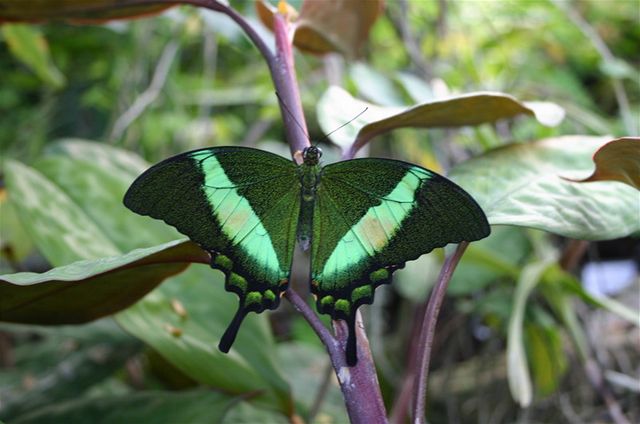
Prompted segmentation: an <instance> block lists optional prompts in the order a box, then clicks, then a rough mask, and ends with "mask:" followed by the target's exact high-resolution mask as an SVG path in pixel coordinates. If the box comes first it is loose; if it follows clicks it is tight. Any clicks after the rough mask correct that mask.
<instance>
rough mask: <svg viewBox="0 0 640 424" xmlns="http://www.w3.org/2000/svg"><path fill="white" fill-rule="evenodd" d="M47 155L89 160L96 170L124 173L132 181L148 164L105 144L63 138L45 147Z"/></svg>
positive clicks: (132, 154)
mask: <svg viewBox="0 0 640 424" xmlns="http://www.w3.org/2000/svg"><path fill="white" fill-rule="evenodd" d="M47 153H48V154H52V155H60V156H65V157H68V158H70V159H79V160H91V163H93V164H94V165H95V166H96V167H97V168H100V169H103V170H105V171H107V172H113V173H120V174H122V173H125V174H126V175H127V176H129V177H130V178H131V181H133V179H134V178H136V177H137V176H138V175H140V174H141V173H142V172H144V171H145V170H146V169H147V168H148V167H149V164H148V163H147V162H146V161H144V160H143V159H142V158H141V157H140V156H138V155H136V154H134V153H131V152H129V151H127V150H123V149H119V148H116V147H112V146H110V145H108V144H105V143H98V142H95V141H91V140H83V139H78V138H65V139H60V140H58V141H56V142H55V143H53V144H51V145H49V146H47Z"/></svg>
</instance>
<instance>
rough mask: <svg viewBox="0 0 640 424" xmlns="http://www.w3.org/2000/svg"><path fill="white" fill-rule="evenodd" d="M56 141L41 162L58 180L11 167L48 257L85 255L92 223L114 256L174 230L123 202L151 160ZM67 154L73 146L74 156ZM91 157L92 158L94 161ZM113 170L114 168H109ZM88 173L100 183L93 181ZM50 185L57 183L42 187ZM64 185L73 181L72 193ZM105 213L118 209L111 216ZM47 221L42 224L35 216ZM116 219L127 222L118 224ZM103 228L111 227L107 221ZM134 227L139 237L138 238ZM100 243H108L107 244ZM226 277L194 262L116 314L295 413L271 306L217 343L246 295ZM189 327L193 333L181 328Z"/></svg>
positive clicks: (224, 380) (139, 332)
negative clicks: (228, 346)
mask: <svg viewBox="0 0 640 424" xmlns="http://www.w3.org/2000/svg"><path fill="white" fill-rule="evenodd" d="M50 151H51V152H52V153H53V155H52V156H51V157H50V158H48V159H46V160H43V161H41V162H40V163H39V166H41V167H42V169H43V170H44V171H45V172H46V173H47V174H48V175H49V176H50V177H51V178H53V179H54V182H51V181H49V180H47V179H46V178H45V177H44V176H43V175H42V174H40V173H37V172H35V171H34V170H32V169H29V168H27V167H25V166H24V165H15V166H14V167H13V168H12V169H9V168H8V171H9V172H8V177H9V178H8V179H11V177H12V175H11V174H15V175H13V180H16V181H14V184H13V185H12V186H11V187H9V189H10V190H9V195H10V196H14V197H15V198H17V199H20V200H21V201H22V200H23V199H26V200H25V201H26V203H27V205H26V206H23V207H24V208H25V210H27V211H29V210H30V209H29V207H28V206H29V205H31V206H32V207H33V209H34V212H33V213H27V214H25V213H22V214H21V218H22V220H23V222H24V223H25V226H26V227H30V228H33V230H34V231H33V234H34V235H35V239H36V240H37V241H38V242H37V243H36V245H37V246H38V248H39V249H40V250H41V251H42V252H43V253H44V254H45V255H46V256H47V257H50V258H52V259H51V260H52V263H54V264H63V263H66V262H65V261H68V262H71V261H73V260H78V259H82V258H83V257H86V255H85V256H83V252H82V251H76V250H75V249H74V248H73V246H74V240H75V239H76V238H77V236H76V232H81V233H83V232H85V231H86V230H87V229H90V230H91V231H90V233H91V234H92V235H91V237H88V238H89V239H91V238H94V239H99V240H101V241H104V245H102V244H97V246H96V248H95V252H93V253H92V255H94V256H95V255H97V257H101V256H110V254H109V253H107V249H108V250H109V251H115V252H116V254H117V252H119V251H120V249H121V248H124V247H126V245H128V243H138V241H137V240H136V238H137V234H140V235H142V234H147V235H149V236H151V237H150V238H147V239H146V240H147V242H151V241H152V239H153V235H154V234H155V237H156V238H157V239H159V240H163V239H164V238H165V237H166V236H167V233H166V231H167V230H169V231H171V232H172V231H173V230H172V229H171V228H169V227H167V226H164V225H162V224H161V223H158V222H156V221H154V220H152V219H149V218H142V219H140V220H138V219H137V217H136V219H134V220H131V219H129V215H133V214H131V212H130V211H128V210H127V209H126V208H125V207H124V206H123V205H122V196H123V195H124V191H125V189H126V186H127V185H128V183H129V182H130V181H132V180H133V178H134V177H135V176H136V175H137V174H138V168H142V169H144V168H146V165H145V164H144V163H143V161H141V160H140V158H139V157H137V156H135V155H134V154H132V153H128V152H125V151H123V150H118V149H114V148H112V147H109V146H105V145H101V144H98V143H85V142H81V141H66V142H63V143H62V144H58V145H55V146H54V147H53V148H52V149H51V150H50ZM63 155H71V158H69V157H63ZM89 159H90V160H91V164H92V165H93V167H92V166H89V164H88V162H87V161H88V160H89ZM25 169H26V171H25ZM16 170H17V173H16ZM78 170H81V171H82V172H78ZM27 171H28V172H27ZM110 174H112V175H111V178H109V177H108V176H109V175H110ZM33 175H37V176H38V178H35V177H33ZM24 176H26V177H27V178H23V177H24ZM120 177H122V178H121V179H120ZM102 178H105V184H103V185H102V187H100V188H99V189H96V186H95V182H99V181H101V179H102ZM83 179H87V180H89V181H93V183H91V184H85V183H83V182H82V180H83ZM125 179H126V180H127V181H126V182H125ZM17 180H19V181H17ZM54 183H55V184H54ZM42 186H46V187H47V188H48V189H49V190H42ZM13 187H18V188H19V189H20V191H18V193H19V194H20V195H19V196H18V195H17V194H14V192H13V191H12V190H11V189H12V188H13ZM61 188H63V189H64V190H68V191H69V195H67V194H66V193H65V192H63V191H62V190H61ZM22 193H26V194H27V195H26V196H25V195H23V194H22ZM52 193H53V196H52V195H51V194H52ZM51 199H54V200H53V201H52V200H51ZM60 199H64V202H63V204H64V207H60V208H58V206H57V205H58V200H60ZM72 199H74V200H77V203H75V202H74V201H73V200H72ZM23 203H24V202H23ZM41 205H47V206H48V208H49V209H54V211H52V212H51V213H52V214H53V213H54V212H55V213H56V214H57V218H56V219H58V220H60V221H62V222H64V223H69V225H64V226H63V225H52V223H53V224H55V223H56V221H55V219H54V217H49V216H47V217H46V219H44V218H43V219H40V215H41V214H43V213H45V214H46V213H48V212H47V211H46V210H45V211H38V209H39V208H42V206H41ZM36 212H37V213H36ZM68 213H74V214H79V215H81V216H82V217H83V218H82V222H83V223H86V224H87V225H85V226H84V227H78V226H76V225H72V224H73V223H74V222H77V221H78V220H77V219H75V218H73V219H71V218H70V217H69V216H68ZM105 214H112V215H113V216H112V217H105ZM73 216H74V217H75V215H73ZM134 217H135V216H134ZM93 219H95V221H93ZM103 219H104V221H103ZM39 221H42V222H43V225H33V224H34V222H36V223H37V222H39ZM110 222H111V223H115V224H117V223H120V224H118V225H115V226H112V224H110ZM158 225H160V226H161V228H159V227H158ZM101 228H110V230H108V231H107V230H104V231H103V230H101ZM47 231H51V232H52V233H53V234H54V235H59V234H65V237H58V238H56V240H58V242H59V243H58V244H53V243H49V242H48V238H46V237H43V236H42V234H41V233H42V232H45V234H46V232H47ZM114 232H117V234H115V233H114ZM125 235H126V237H125ZM127 237H129V238H131V240H130V241H129V242H127V239H126V238H127ZM145 237H146V236H145ZM112 239H113V240H114V241H116V240H119V241H117V242H114V241H112ZM158 244H159V242H158ZM101 246H102V247H104V246H106V247H107V248H106V249H102V251H101V250H100V249H99V248H100V247H101ZM200 252H202V251H200ZM111 282H113V280H111ZM136 284H146V283H145V282H144V278H143V279H139V280H137V281H136ZM223 286H224V281H223V278H222V274H221V273H220V272H217V271H213V270H211V269H210V268H209V267H207V266H199V267H191V269H189V270H188V271H186V272H184V273H182V274H181V275H179V276H176V277H174V278H172V279H170V281H168V282H167V283H165V284H163V285H162V286H160V287H158V289H157V290H156V291H154V292H153V293H152V294H150V295H149V296H147V297H146V298H144V299H143V300H141V301H140V302H138V303H137V304H135V305H134V306H133V307H130V308H129V309H127V310H126V311H125V312H123V313H120V314H119V315H117V317H116V318H117V320H118V322H119V323H120V324H121V325H122V326H123V327H124V328H125V329H126V330H127V331H128V332H130V333H132V334H134V335H136V336H137V337H139V338H140V339H142V340H144V341H145V342H147V343H148V344H150V345H151V346H152V347H154V348H155V349H156V350H157V351H158V352H159V353H160V354H161V355H162V356H163V357H165V358H166V359H168V360H170V361H171V362H172V363H173V364H174V365H176V366H177V367H178V368H180V369H181V370H182V371H183V372H185V373H186V374H187V375H189V376H190V377H191V378H193V379H194V380H196V381H199V382H202V383H206V384H208V385H210V386H214V387H220V388H225V389H226V388H227V387H226V385H227V384H231V386H230V387H231V388H232V389H233V390H232V392H233V393H234V394H246V393H247V392H254V391H259V392H260V395H259V396H258V397H257V398H256V400H255V402H258V403H260V404H261V405H264V406H269V407H270V408H272V409H275V410H277V411H279V412H280V413H283V414H285V415H288V414H290V413H291V411H292V406H291V396H290V392H289V387H288V384H287V383H286V381H284V379H283V378H282V377H281V375H280V372H279V371H278V369H277V367H276V365H275V358H276V355H275V346H274V342H273V339H272V336H271V333H270V331H269V327H268V325H267V322H268V317H267V316H266V314H263V315H255V314H251V315H250V316H249V317H247V320H246V321H245V323H244V324H243V328H242V331H241V332H240V334H239V336H238V339H237V340H236V343H235V344H234V349H233V350H232V351H231V353H230V354H229V355H224V354H222V353H221V352H219V351H218V350H217V347H216V345H217V343H218V339H219V337H220V335H221V334H222V329H223V328H224V327H225V326H226V325H227V324H228V321H229V319H230V318H231V316H232V315H233V313H234V312H235V309H236V307H237V298H236V297H235V296H233V295H230V294H229V293H226V292H225V291H224V287H223ZM105 301H107V300H106V299H105ZM175 301H179V302H181V304H182V305H184V308H185V310H186V315H182V314H180V313H178V312H177V311H176V309H174V307H172V305H174V304H177V303H175ZM185 323H186V324H185ZM181 335H184V337H178V336H181ZM194 358H196V359H195V360H194Z"/></svg>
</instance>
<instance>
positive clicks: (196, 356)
mask: <svg viewBox="0 0 640 424" xmlns="http://www.w3.org/2000/svg"><path fill="white" fill-rule="evenodd" d="M176 303H177V304H179V305H180V306H179V307H176ZM236 308H237V298H236V297H235V296H230V295H229V293H227V292H225V291H224V276H223V275H222V273H221V272H219V271H212V270H211V269H210V268H208V267H205V266H197V265H195V266H193V267H192V268H191V269H190V270H189V271H188V272H187V273H184V274H182V275H180V276H179V277H177V278H176V279H174V280H172V281H169V282H167V283H166V284H164V285H163V286H162V287H161V288H160V290H156V291H154V292H152V293H151V294H150V295H148V296H147V297H146V298H145V299H144V300H143V301H141V302H138V303H137V304H136V305H134V306H133V307H131V308H129V309H127V310H126V311H123V312H121V313H119V314H118V315H117V316H116V319H117V321H118V322H119V323H120V324H121V325H122V326H123V327H124V328H125V329H126V330H127V331H128V332H130V333H131V334H133V335H134V336H136V337H138V338H140V339H141V340H143V341H144V342H146V343H147V344H149V345H150V346H152V347H153V348H154V349H156V350H157V351H158V352H160V353H161V354H162V356H164V357H165V358H166V359H167V360H169V361H170V362H172V363H173V364H174V365H176V366H177V367H178V368H179V369H180V370H181V371H182V372H184V373H185V374H186V375H188V376H189V377H191V378H192V379H194V380H196V381H198V382H201V383H203V384H207V385H210V386H213V387H220V388H222V389H224V390H225V391H226V392H227V393H233V394H242V393H247V392H257V394H258V397H256V399H255V401H256V402H258V403H260V404H261V405H263V406H268V407H270V408H272V409H274V410H278V411H280V412H281V413H285V414H289V413H290V412H291V408H292V404H291V399H290V398H289V387H288V384H287V383H286V381H285V380H284V379H283V378H282V377H281V376H280V372H279V370H278V369H277V366H276V365H275V364H276V362H275V360H276V354H275V344H274V342H273V338H272V336H271V334H270V331H269V328H268V325H267V321H266V319H265V318H266V317H265V315H256V314H249V316H247V317H246V318H245V322H244V323H243V325H242V329H241V330H240V332H239V333H238V337H237V339H236V341H235V343H234V345H233V348H232V349H231V351H230V352H229V354H225V353H222V352H220V351H219V350H218V347H217V345H218V341H219V340H220V337H221V336H222V334H223V332H224V330H225V328H226V326H227V324H228V323H229V320H231V318H232V316H233V313H234V312H235V309H236Z"/></svg>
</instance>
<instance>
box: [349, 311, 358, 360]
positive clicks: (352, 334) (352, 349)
mask: <svg viewBox="0 0 640 424" xmlns="http://www.w3.org/2000/svg"><path fill="white" fill-rule="evenodd" d="M347 327H348V329H349V335H348V336H347V352H346V355H347V365H348V366H350V367H353V366H355V365H356V364H357V363H358V346H357V343H356V316H355V314H352V316H351V317H349V319H347Z"/></svg>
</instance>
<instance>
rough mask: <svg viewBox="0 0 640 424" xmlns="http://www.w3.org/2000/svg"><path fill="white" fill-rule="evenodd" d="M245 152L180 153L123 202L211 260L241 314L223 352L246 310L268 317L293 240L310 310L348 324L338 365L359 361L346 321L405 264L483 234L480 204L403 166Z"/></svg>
mask: <svg viewBox="0 0 640 424" xmlns="http://www.w3.org/2000/svg"><path fill="white" fill-rule="evenodd" d="M321 155H322V152H321V150H320V149H319V148H318V147H316V146H311V147H307V148H306V149H304V151H303V163H302V164H301V165H296V164H295V163H294V162H292V161H290V160H287V159H285V158H283V157H280V156H278V155H275V154H273V153H268V152H265V151H262V150H257V149H250V148H243V147H212V148H206V149H200V150H195V151H192V152H187V153H183V154H180V155H177V156H174V157H172V158H169V159H167V160H165V161H163V162H160V163H159V164H157V165H155V166H153V167H151V168H150V169H148V170H147V171H146V172H144V173H143V174H142V175H141V176H139V177H138V178H137V179H136V180H135V181H134V183H133V184H132V185H131V187H130V188H129V190H128V191H127V193H126V195H125V197H124V204H125V205H126V206H127V207H128V208H129V209H131V210H132V211H134V212H136V213H139V214H141V215H149V216H152V217H154V218H159V219H162V220H164V221H165V222H166V223H168V224H170V225H173V226H174V227H176V228H177V229H178V231H180V232H182V233H184V234H186V235H187V236H189V237H190V238H191V239H192V240H193V241H195V242H196V243H198V244H199V245H200V246H201V247H202V248H203V249H205V250H207V251H208V252H209V253H210V254H211V266H212V267H213V268H215V269H219V270H221V271H222V272H224V274H225V276H226V280H225V289H226V290H227V291H231V292H234V293H236V294H237V295H238V296H239V298H240V305H239V308H238V311H237V312H236V314H235V316H234V318H233V320H232V321H231V323H230V324H229V327H228V328H227V330H226V331H225V333H224V335H223V336H222V339H221V340H220V344H219V348H220V350H221V351H223V352H228V351H229V349H230V348H231V345H232V344H233V341H234V339H235V337H236V334H237V332H238V329H239V327H240V324H241V323H242V320H243V319H244V317H245V316H246V314H247V313H248V312H257V313H260V312H262V311H264V310H265V309H275V308H277V307H278V304H279V303H280V297H281V296H282V294H283V293H284V291H285V290H286V289H287V287H288V284H289V274H290V269H291V263H292V260H293V253H294V248H295V245H296V241H298V242H299V243H300V244H301V246H302V247H303V248H304V249H309V248H310V249H311V278H310V280H311V291H312V293H313V294H314V295H315V296H316V306H317V309H318V311H319V312H321V313H323V314H329V315H330V316H331V318H333V319H340V320H345V321H346V322H347V324H348V328H349V336H348V339H347V349H346V355H347V364H348V365H350V366H352V365H355V364H356V362H357V349H356V335H355V314H356V310H357V309H358V307H359V306H360V305H363V304H370V303H372V302H373V295H374V290H375V288H376V287H377V286H379V285H380V284H386V283H390V282H391V274H392V273H393V272H394V271H395V270H397V269H399V268H402V267H403V266H404V264H405V262H406V261H409V260H413V259H416V258H418V257H419V256H420V255H422V254H424V253H428V252H430V251H431V250H433V249H434V248H436V247H442V246H444V245H446V244H448V243H459V242H461V241H474V240H479V239H481V238H484V237H486V236H488V235H489V232H490V229H489V224H488V223H487V219H486V217H485V215H484V213H483V212H482V210H481V209H480V207H479V206H478V204H477V203H476V202H475V201H474V200H473V199H472V198H471V196H469V194H467V193H466V192H465V191H464V190H463V189H462V188H460V187H458V186H457V185H456V184H454V183H453V182H451V181H449V180H448V179H446V178H444V177H442V176H440V175H438V174H436V173H434V172H432V171H429V170H427V169H425V168H421V167H419V166H416V165H412V164H409V163H406V162H401V161H397V160H390V159H374V158H367V159H354V160H348V161H344V162H338V163H333V164H330V165H327V166H324V167H322V166H321V165H320V157H321Z"/></svg>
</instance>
